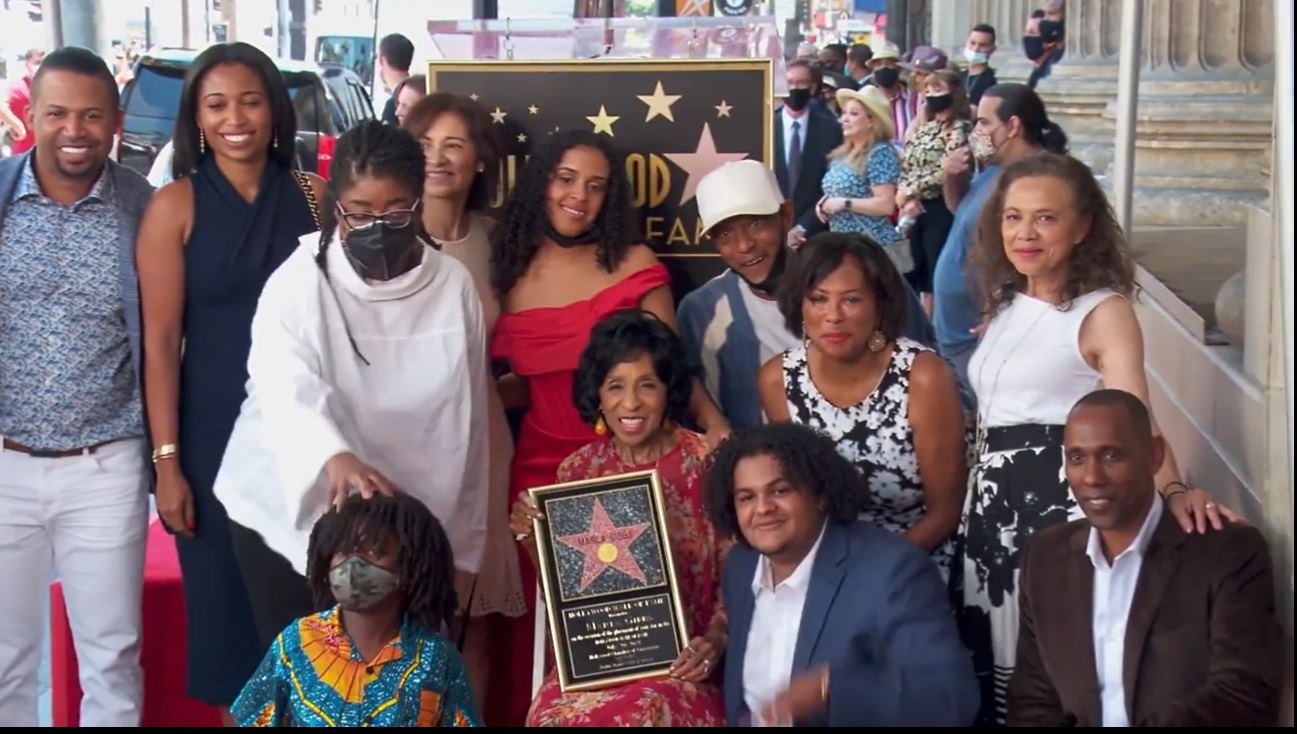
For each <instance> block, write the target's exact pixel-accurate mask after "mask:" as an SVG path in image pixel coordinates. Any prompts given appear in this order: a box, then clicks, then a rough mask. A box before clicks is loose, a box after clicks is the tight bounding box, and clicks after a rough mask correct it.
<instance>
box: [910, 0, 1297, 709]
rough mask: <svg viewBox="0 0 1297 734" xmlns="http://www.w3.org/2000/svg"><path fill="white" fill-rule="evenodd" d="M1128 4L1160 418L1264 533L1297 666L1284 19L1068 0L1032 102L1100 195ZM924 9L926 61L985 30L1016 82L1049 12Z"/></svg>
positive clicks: (1147, 329) (1185, 6)
mask: <svg viewBox="0 0 1297 734" xmlns="http://www.w3.org/2000/svg"><path fill="white" fill-rule="evenodd" d="M1125 2H1142V3H1143V27H1142V29H1141V31H1142V32H1141V34H1140V37H1141V43H1140V46H1141V48H1140V52H1139V54H1138V60H1137V63H1138V64H1139V72H1140V73H1139V84H1138V111H1137V113H1136V115H1135V118H1136V119H1135V132H1136V137H1135V152H1134V163H1133V169H1134V178H1135V188H1134V202H1133V206H1132V209H1131V214H1132V218H1133V221H1134V226H1133V232H1132V233H1131V236H1130V239H1131V244H1132V247H1133V248H1134V250H1135V253H1136V257H1137V259H1138V261H1139V263H1140V265H1141V272H1140V278H1141V287H1142V288H1143V292H1142V293H1141V295H1140V298H1139V302H1138V310H1139V313H1140V319H1141V323H1142V325H1143V327H1144V338H1145V343H1146V352H1147V358H1146V359H1147V366H1148V372H1149V377H1150V383H1151V389H1152V393H1153V395H1152V399H1153V407H1154V411H1155V413H1156V414H1157V417H1158V421H1159V423H1160V424H1161V426H1162V428H1163V431H1164V432H1165V433H1166V435H1167V437H1168V439H1169V440H1170V441H1171V443H1172V445H1173V446H1174V447H1175V450H1176V454H1177V456H1178V457H1179V459H1180V463H1181V465H1182V467H1183V469H1184V471H1185V474H1186V477H1187V480H1188V481H1189V482H1190V483H1191V484H1193V485H1194V486H1199V487H1203V488H1206V489H1210V490H1211V491H1212V492H1214V493H1215V494H1216V495H1217V497H1220V498H1221V499H1222V500H1223V501H1225V502H1228V503H1230V504H1231V505H1232V506H1233V507H1236V508H1240V509H1241V510H1242V511H1243V512H1244V513H1245V514H1246V516H1247V517H1248V519H1249V520H1250V521H1252V522H1254V523H1256V524H1257V525H1258V526H1261V527H1264V528H1265V529H1266V531H1267V534H1268V536H1269V537H1270V539H1271V543H1272V549H1273V555H1274V559H1275V562H1276V566H1277V568H1276V570H1277V574H1276V576H1277V578H1276V583H1277V585H1278V587H1277V588H1278V591H1279V595H1280V600H1281V611H1280V613H1281V615H1282V616H1283V617H1284V618H1285V619H1286V620H1287V624H1288V627H1287V629H1288V633H1289V638H1290V639H1289V644H1288V649H1289V650H1292V644H1291V643H1292V640H1291V637H1292V620H1293V611H1294V610H1293V588H1294V583H1293V579H1294V576H1293V469H1292V467H1293V458H1292V441H1293V435H1292V395H1291V392H1290V391H1289V387H1290V386H1291V385H1292V384H1293V383H1292V379H1293V377H1292V354H1291V351H1292V340H1291V331H1292V329H1293V325H1292V323H1291V320H1292V303H1293V293H1292V278H1291V271H1292V269H1293V268H1294V263H1293V259H1292V257H1293V255H1292V253H1293V242H1292V238H1293V234H1292V212H1291V208H1292V207H1293V206H1294V204H1293V190H1292V169H1293V158H1292V147H1291V146H1292V105H1293V80H1292V63H1293V61H1292V44H1293V30H1292V23H1293V20H1292V3H1291V0H1068V2H1067V40H1066V55H1065V56H1064V58H1063V60H1062V61H1061V62H1060V63H1059V64H1058V65H1057V66H1055V67H1054V70H1053V73H1052V74H1051V76H1050V77H1049V78H1048V79H1047V80H1045V81H1043V82H1042V83H1041V84H1040V86H1039V87H1038V92H1039V93H1040V95H1041V97H1042V99H1043V100H1044V101H1045V103H1046V106H1047V108H1048V110H1049V114H1050V117H1051V118H1053V119H1054V120H1055V121H1057V122H1058V123H1059V124H1060V125H1061V126H1062V127H1063V128H1064V130H1066V131H1067V133H1068V135H1069V137H1070V138H1071V141H1072V151H1073V153H1074V154H1075V155H1076V156H1077V157H1079V158H1082V159H1083V160H1085V161H1086V162H1087V163H1089V164H1090V165H1091V167H1092V168H1093V169H1094V171H1095V173H1096V175H1099V176H1101V177H1104V178H1105V179H1106V178H1109V177H1112V176H1114V175H1115V168H1116V166H1115V160H1114V159H1115V157H1116V156H1117V155H1119V153H1118V152H1116V151H1115V150H1114V140H1115V137H1116V132H1117V125H1118V124H1119V121H1118V112H1117V86H1118V84H1117V80H1118V76H1119V71H1120V69H1121V58H1120V56H1121V54H1120V48H1121V43H1120V40H1121V21H1122V17H1121V16H1122V11H1123V8H1122V6H1123V4H1124V3H1125ZM928 3H929V5H930V6H931V16H932V29H931V38H932V42H933V44H934V45H938V46H940V47H942V48H944V49H946V50H947V51H949V52H951V54H952V58H959V55H958V54H959V51H960V49H962V47H963V45H964V41H965V38H966V36H967V33H968V30H969V28H970V27H971V26H972V25H973V24H975V23H978V22H989V23H991V24H993V25H995V26H996V29H997V31H998V36H999V41H998V46H999V51H998V52H997V54H996V56H995V58H994V59H993V61H992V65H993V66H995V67H996V68H997V72H998V75H999V77H1000V79H1001V81H1023V80H1025V79H1026V77H1027V74H1028V73H1029V72H1030V66H1028V64H1027V63H1026V61H1025V59H1024V57H1023V55H1022V51H1021V38H1022V32H1023V30H1024V27H1025V25H1026V21H1027V18H1028V17H1029V15H1030V12H1031V10H1032V9H1034V8H1036V7H1040V6H1042V5H1043V3H1042V2H1039V0H1034V1H1033V0H971V1H970V0H928ZM1285 3H1286V6H1285ZM1277 55H1278V56H1279V57H1280V58H1279V59H1278V60H1276V56H1277ZM1277 76H1278V79H1277V78H1276V77H1277ZM1280 141H1282V145H1280V144H1278V143H1279V142H1280ZM1291 663H1292V657H1291V652H1290V653H1289V676H1288V680H1289V684H1288V689H1287V693H1286V703H1287V712H1286V714H1285V719H1286V724H1287V725H1288V726H1291V725H1292V724H1293V714H1292V700H1293V689H1292V674H1291Z"/></svg>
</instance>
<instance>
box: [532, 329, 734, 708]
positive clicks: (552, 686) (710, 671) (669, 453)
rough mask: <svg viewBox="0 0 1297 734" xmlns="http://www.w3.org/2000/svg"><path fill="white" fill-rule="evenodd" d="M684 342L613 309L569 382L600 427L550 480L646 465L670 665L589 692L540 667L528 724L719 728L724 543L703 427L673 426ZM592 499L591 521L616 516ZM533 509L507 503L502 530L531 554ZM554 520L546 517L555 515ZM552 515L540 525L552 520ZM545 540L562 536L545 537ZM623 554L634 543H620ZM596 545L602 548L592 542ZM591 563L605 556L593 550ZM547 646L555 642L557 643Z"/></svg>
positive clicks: (680, 410) (630, 573) (683, 396)
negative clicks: (654, 501)
mask: <svg viewBox="0 0 1297 734" xmlns="http://www.w3.org/2000/svg"><path fill="white" fill-rule="evenodd" d="M686 365H687V360H686V359H685V355H684V344H683V343H682V342H681V340H680V337H678V336H677V335H676V334H675V332H673V331H672V330H671V329H670V327H668V326H667V325H666V324H664V323H662V322H661V321H659V320H658V319H657V318H655V317H654V316H653V315H652V314H650V313H647V312H644V311H640V310H639V309H626V310H622V311H617V312H614V313H613V314H612V315H610V316H609V317H607V318H606V319H605V320H603V321H601V322H600V323H599V324H598V325H597V326H596V327H595V329H594V332H593V333H592V334H591V335H590V342H589V344H588V345H587V346H586V348H585V351H584V352H583V353H582V354H581V360H580V364H579V366H578V367H577V371H576V374H575V375H574V377H573V382H572V398H573V402H574V403H575V405H576V408H577V410H578V411H579V412H580V414H581V417H582V418H583V419H584V420H586V421H587V422H589V424H590V425H592V426H594V431H595V433H596V434H598V435H599V438H597V439H596V440H595V441H593V442H591V443H589V444H586V445H585V446H583V447H581V448H580V449H578V450H577V451H575V452H574V453H572V454H571V455H570V456H568V457H567V459H566V460H564V461H563V463H562V465H561V466H560V467H559V470H558V480H559V482H561V483H562V482H575V481H580V480H584V479H593V478H597V477H610V476H616V475H620V474H627V473H631V472H639V471H647V470H652V469H656V470H657V473H658V478H659V483H660V486H661V491H662V501H663V507H662V509H663V510H664V512H665V514H666V516H667V518H668V519H667V523H666V525H667V535H668V537H667V543H669V545H670V549H671V554H670V555H671V556H673V557H674V561H675V574H676V581H677V588H678V589H679V593H680V595H681V603H682V605H683V607H684V614H685V624H686V625H687V629H688V634H689V635H690V636H691V639H690V641H689V644H688V646H687V647H686V648H685V649H684V650H683V651H682V652H681V654H680V655H679V657H678V658H676V660H675V663H674V664H673V665H672V666H671V672H670V674H669V675H666V676H658V677H655V678H648V679H644V680H638V681H633V682H630V683H622V684H619V685H614V686H612V687H609V688H604V689H602V690H596V691H584V692H576V691H571V690H569V691H567V692H563V691H562V690H561V687H560V684H559V680H558V674H557V672H556V671H551V672H550V673H549V675H548V676H547V678H546V680H545V683H544V685H543V686H542V687H541V689H540V691H539V692H538V693H537V695H536V697H535V699H534V700H533V701H532V705H531V712H530V713H529V715H528V717H527V724H528V726H581V727H586V726H674V727H682V726H684V727H710V726H723V725H724V721H725V715H724V706H723V704H724V699H723V696H722V693H721V689H720V686H719V676H718V674H717V673H718V671H717V668H718V667H719V662H720V658H721V655H722V653H723V652H724V650H725V646H726V644H727V642H728V640H727V637H726V633H725V628H726V623H725V614H724V610H723V608H722V605H721V603H720V581H721V564H722V558H723V555H724V550H725V549H726V548H727V545H726V544H725V543H724V542H723V541H722V540H721V538H720V536H719V535H718V534H717V533H716V531H715V529H714V528H713V527H712V524H711V523H710V522H709V521H708V520H707V515H706V512H705V511H704V507H703V494H702V486H703V477H704V474H705V471H706V468H707V461H706V458H705V457H706V455H707V447H706V444H705V440H704V439H703V437H702V436H700V435H698V434H696V433H693V432H690V431H687V430H685V429H683V428H681V427H680V426H679V423H678V421H680V420H681V419H682V418H683V417H684V415H685V413H686V409H687V406H688V404H689V398H690V392H691V390H692V385H693V375H692V373H691V372H690V370H689V368H688V367H687V366H686ZM600 507H601V506H600V505H596V510H595V515H596V517H594V518H592V519H591V522H592V523H593V522H599V521H605V522H607V523H609V524H614V525H617V524H618V523H617V522H616V520H615V519H611V518H609V517H608V514H609V513H608V511H607V510H602V509H600ZM541 517H542V516H541V514H540V513H539V512H538V511H537V510H536V508H535V507H534V506H533V505H532V504H531V503H530V502H529V501H528V500H527V499H526V498H525V497H524V498H521V499H519V500H518V501H517V502H516V503H515V504H514V507H513V513H512V515H511V520H510V527H511V529H512V530H513V531H514V533H515V534H516V536H517V538H518V539H519V541H520V542H521V543H523V544H524V547H525V548H526V549H527V550H528V552H529V554H530V555H531V556H532V559H533V561H535V560H536V541H535V538H534V537H533V536H532V528H533V523H532V520H533V519H534V518H541ZM555 522H556V520H555ZM552 527H553V523H552V522H551V528H552ZM554 542H555V544H556V545H558V544H562V543H563V542H564V538H555V539H554ZM628 546H629V547H628V551H633V550H634V547H635V546H634V545H633V544H628ZM601 550H602V549H601ZM626 555H628V556H629V558H628V560H629V561H630V564H632V565H631V566H627V567H622V566H620V565H618V564H617V563H615V562H613V563H604V565H603V566H599V565H598V564H595V565H594V566H593V567H592V566H591V564H590V563H586V564H585V574H584V577H586V578H589V577H590V574H591V573H592V572H593V573H596V574H600V575H603V574H608V575H612V576H617V575H626V576H627V578H631V577H634V576H635V575H636V570H637V567H633V564H635V563H637V561H636V560H635V559H634V554H633V552H628V553H627V554H626ZM600 559H601V561H604V560H606V559H604V558H602V554H600ZM557 644H560V645H561V644H564V643H563V641H561V640H560V641H557Z"/></svg>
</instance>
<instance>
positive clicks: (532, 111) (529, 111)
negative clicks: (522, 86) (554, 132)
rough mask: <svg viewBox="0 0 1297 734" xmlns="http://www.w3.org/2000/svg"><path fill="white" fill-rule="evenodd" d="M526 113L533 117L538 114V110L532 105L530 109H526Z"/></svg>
mask: <svg viewBox="0 0 1297 734" xmlns="http://www.w3.org/2000/svg"><path fill="white" fill-rule="evenodd" d="M527 112H528V113H529V114H533V115H534V114H536V113H537V112H540V108H539V107H537V106H536V105H532V106H530V107H528V108H527Z"/></svg>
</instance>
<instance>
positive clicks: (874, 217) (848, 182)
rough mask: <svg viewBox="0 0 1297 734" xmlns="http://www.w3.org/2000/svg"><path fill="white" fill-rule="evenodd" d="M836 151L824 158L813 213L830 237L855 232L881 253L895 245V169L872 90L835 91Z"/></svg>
mask: <svg viewBox="0 0 1297 734" xmlns="http://www.w3.org/2000/svg"><path fill="white" fill-rule="evenodd" d="M837 101H838V106H839V107H841V108H842V118H841V119H842V145H841V146H839V147H838V149H837V150H834V151H833V152H832V153H830V154H829V170H828V171H826V172H825V173H824V181H823V186H824V198H823V199H821V200H820V203H819V205H818V206H817V210H818V212H819V215H820V219H821V221H824V222H826V223H827V224H828V225H829V230H830V231H833V232H859V233H861V234H864V235H867V236H868V237H869V238H870V239H871V240H873V241H874V242H877V243H878V244H880V245H882V246H883V247H884V248H887V247H888V246H889V245H891V244H893V243H895V242H896V241H897V240H898V239H899V235H898V234H897V233H896V228H895V227H894V226H893V225H892V222H891V216H892V212H893V211H894V210H895V208H896V182H897V181H898V180H899V179H900V177H901V163H900V159H899V158H898V157H897V155H896V149H895V148H894V147H892V138H893V137H894V136H895V130H894V129H893V127H892V116H891V111H890V105H889V104H888V101H887V97H885V96H884V95H883V93H882V92H881V91H879V90H878V88H877V87H874V86H870V85H866V86H865V87H864V88H863V89H859V90H857V89H839V90H838V94H837Z"/></svg>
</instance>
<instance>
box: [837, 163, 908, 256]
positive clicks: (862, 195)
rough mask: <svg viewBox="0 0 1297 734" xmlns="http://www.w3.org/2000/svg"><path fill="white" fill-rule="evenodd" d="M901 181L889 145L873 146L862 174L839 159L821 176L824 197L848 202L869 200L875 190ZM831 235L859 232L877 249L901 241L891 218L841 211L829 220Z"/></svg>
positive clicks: (899, 169)
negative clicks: (868, 237) (848, 200)
mask: <svg viewBox="0 0 1297 734" xmlns="http://www.w3.org/2000/svg"><path fill="white" fill-rule="evenodd" d="M900 177H901V164H900V161H899V160H898V159H897V157H896V149H895V148H893V147H892V144H891V143H890V142H887V141H884V142H881V143H878V144H876V145H874V147H873V148H871V149H870V151H869V155H868V157H867V158H866V159H865V171H864V173H861V172H860V171H857V170H856V169H855V168H854V167H853V166H852V165H851V164H849V163H847V162H846V161H845V160H844V159H842V158H835V159H833V160H832V161H829V169H828V170H827V171H825V172H824V180H823V185H824V195H825V196H828V197H839V196H840V197H844V198H847V199H872V198H873V196H874V190H873V188H874V187H875V186H886V185H887V184H895V183H896V182H897V180H899V179H900ZM829 229H830V230H831V231H833V232H860V233H863V234H867V235H869V236H870V237H871V238H872V239H873V240H874V241H875V242H877V243H878V244H880V245H890V244H891V243H893V242H895V241H896V240H898V239H900V235H898V234H896V227H895V226H893V225H892V220H891V217H890V216H887V217H875V216H870V215H868V214H860V213H859V212H848V211H841V212H838V213H837V214H834V215H833V216H831V217H829Z"/></svg>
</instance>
